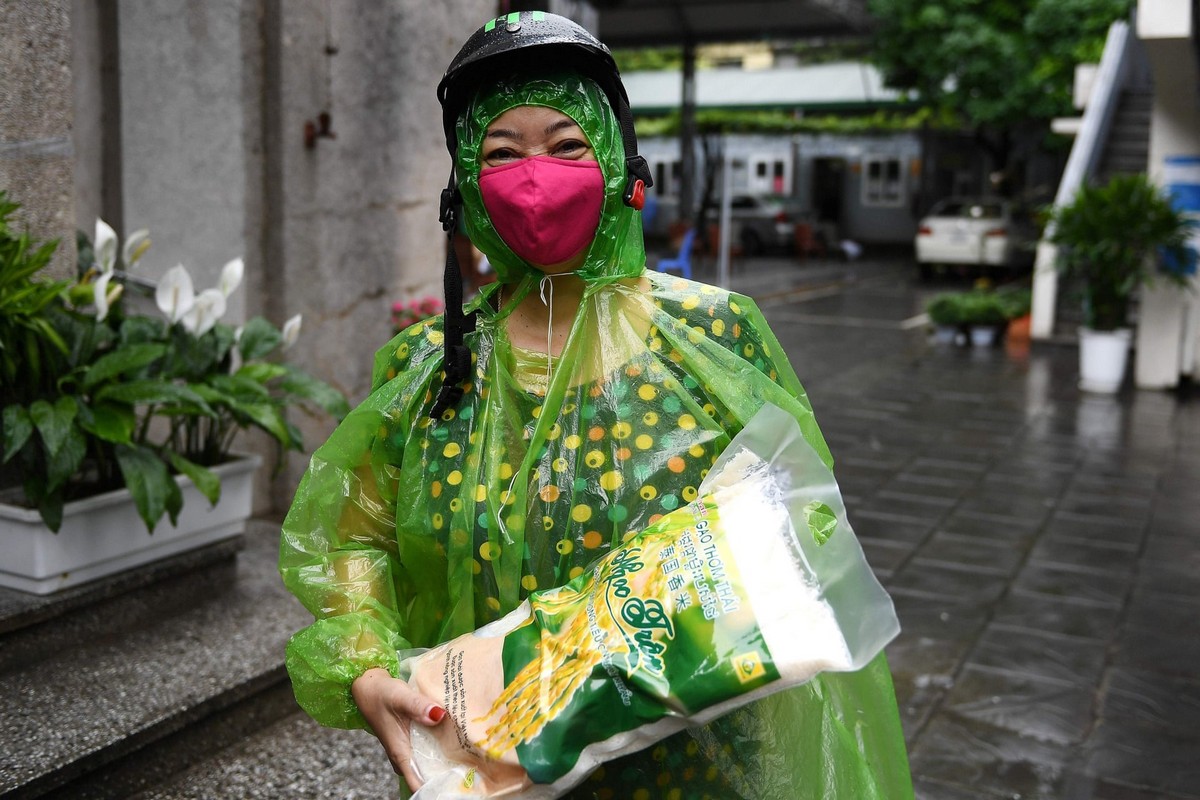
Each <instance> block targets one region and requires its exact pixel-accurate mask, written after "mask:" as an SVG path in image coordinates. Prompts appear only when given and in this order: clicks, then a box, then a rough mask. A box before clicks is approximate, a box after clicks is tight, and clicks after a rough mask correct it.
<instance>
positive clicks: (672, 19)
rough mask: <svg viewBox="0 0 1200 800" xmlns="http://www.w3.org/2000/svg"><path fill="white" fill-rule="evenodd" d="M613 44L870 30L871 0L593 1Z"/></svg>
mask: <svg viewBox="0 0 1200 800" xmlns="http://www.w3.org/2000/svg"><path fill="white" fill-rule="evenodd" d="M593 5H594V6H595V7H596V8H597V10H598V12H599V28H600V30H599V36H600V39H601V40H602V41H603V42H604V43H605V44H607V45H608V46H609V47H645V46H651V45H659V46H662V45H670V44H682V43H683V42H684V41H685V39H688V38H690V39H691V40H692V41H693V42H695V43H697V44H700V43H705V42H734V41H756V40H762V39H801V38H806V37H814V36H847V35H854V34H861V33H865V32H866V31H867V30H868V29H869V28H870V24H871V20H870V17H869V16H868V14H867V4H866V0H747V1H746V2H730V0H593Z"/></svg>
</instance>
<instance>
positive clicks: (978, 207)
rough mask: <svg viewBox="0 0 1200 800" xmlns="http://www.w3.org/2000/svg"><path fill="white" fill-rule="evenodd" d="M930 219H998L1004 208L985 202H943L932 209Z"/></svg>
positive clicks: (997, 204)
mask: <svg viewBox="0 0 1200 800" xmlns="http://www.w3.org/2000/svg"><path fill="white" fill-rule="evenodd" d="M929 215H930V216H932V217H963V218H966V219H1000V218H1001V217H1003V216H1004V207H1003V206H1002V205H1001V204H1000V203H997V202H993V201H987V200H943V201H942V202H940V203H938V204H937V205H935V206H934V207H933V210H932V211H931V212H930V214H929Z"/></svg>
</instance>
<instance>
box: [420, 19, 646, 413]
mask: <svg viewBox="0 0 1200 800" xmlns="http://www.w3.org/2000/svg"><path fill="white" fill-rule="evenodd" d="M546 65H553V66H554V67H555V68H564V67H565V68H567V69H572V70H575V71H577V72H579V73H580V74H582V75H585V76H587V77H588V78H591V79H592V80H593V81H595V82H596V84H597V85H598V86H599V87H600V89H601V91H603V92H604V94H605V95H606V96H607V97H608V102H609V105H611V106H612V110H613V113H614V114H615V115H616V117H617V122H618V123H619V124H620V126H621V141H622V144H623V145H624V149H625V169H626V172H627V173H628V180H627V181H626V184H625V190H624V192H623V194H622V197H623V198H624V201H625V204H626V205H628V206H632V207H633V208H637V209H641V207H642V204H643V202H644V201H645V190H646V187H649V186H653V185H654V181H653V180H652V179H651V177H650V168H649V166H647V164H646V159H644V158H642V157H641V156H639V155H638V151H637V135H636V134H635V133H634V130H633V115H632V114H631V113H630V111H629V96H628V95H627V94H626V93H625V85H624V84H622V83H621V74H620V72H619V71H618V70H617V63H616V62H615V61H614V60H613V57H612V53H610V52H609V51H608V48H607V47H605V46H604V44H603V43H601V42H600V40H599V39H597V38H596V37H595V36H592V34H590V33H588V32H587V30H585V29H584V28H583V27H581V26H579V25H577V24H576V23H574V22H572V21H571V20H569V19H567V18H566V17H560V16H558V15H557V14H551V13H548V12H546V11H514V12H512V13H511V14H505V15H504V16H502V17H497V18H495V19H492V20H489V21H488V22H487V24H485V25H484V26H483V27H482V28H480V29H479V30H477V31H475V33H474V34H472V36H471V38H470V39H467V42H466V44H464V45H463V46H462V49H461V50H459V51H458V55H456V56H455V57H454V60H453V61H451V62H450V67H449V68H448V69H447V70H446V74H445V75H444V76H442V80H441V83H439V84H438V88H437V95H438V101H439V102H441V104H442V127H443V129H444V130H445V134H446V148H447V149H448V150H449V151H450V157H451V159H453V158H454V156H455V155H456V151H457V149H458V141H457V137H456V136H455V132H454V131H455V126H456V124H457V123H458V116H459V114H461V113H462V112H463V109H465V108H466V105H467V103H468V102H470V100H471V97H472V95H473V94H474V92H475V90H476V89H477V88H478V87H479V86H480V84H481V83H482V82H483V81H484V80H486V79H487V78H489V77H492V76H495V75H497V74H506V73H512V72H518V71H528V70H536V69H537V68H538V67H544V66H546ZM461 203H462V198H461V196H459V193H458V187H457V185H456V183H455V179H454V167H453V166H451V168H450V180H449V183H448V184H447V186H446V188H445V189H444V190H443V191H442V202H441V222H442V228H443V229H444V230H445V231H446V235H447V236H448V237H450V239H451V241H450V243H449V246H448V247H447V252H446V274H445V278H444V289H445V293H446V313H445V317H444V321H445V348H446V357H445V361H444V366H445V377H444V378H443V380H442V388H441V391H440V392H439V393H438V397H437V400H436V402H435V403H434V404H433V408H432V409H430V412H429V416H431V417H434V418H437V417H440V416H441V415H442V413H443V412H444V411H445V410H446V409H447V408H451V407H453V406H455V405H457V404H458V401H459V400H460V399H461V398H462V394H463V388H462V384H463V383H464V382H465V381H466V380H467V379H468V378H469V376H470V365H471V360H470V359H471V352H470V350H469V349H468V348H467V347H466V346H465V345H464V344H463V334H464V333H467V332H470V331H471V330H474V327H475V326H474V323H475V319H474V317H473V316H472V317H466V316H464V315H463V313H462V276H461V274H460V273H459V267H458V259H457V257H456V256H455V252H454V245H453V237H454V233H455V231H456V230H457V228H458V210H459V206H460V205H461Z"/></svg>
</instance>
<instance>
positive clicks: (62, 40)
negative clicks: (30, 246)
mask: <svg viewBox="0 0 1200 800" xmlns="http://www.w3.org/2000/svg"><path fill="white" fill-rule="evenodd" d="M70 6H71V2H70V0H7V2H3V3H0V189H4V190H6V191H7V193H8V195H9V199H10V200H12V201H15V202H18V203H21V205H22V208H21V210H20V211H19V212H18V216H17V218H16V219H15V220H14V222H15V224H16V225H17V227H18V228H21V227H28V230H29V231H30V233H31V234H32V235H33V236H34V238H35V239H37V240H47V239H55V238H57V239H59V240H60V244H59V247H58V250H57V251H56V253H55V255H54V260H53V261H52V262H51V269H52V271H53V273H54V274H55V275H56V276H58V277H69V276H71V275H74V274H75V197H74V183H73V181H74V178H73V170H74V159H73V149H72V143H71V125H72V119H73V104H74V89H73V84H72V80H71V51H72V46H71V27H70Z"/></svg>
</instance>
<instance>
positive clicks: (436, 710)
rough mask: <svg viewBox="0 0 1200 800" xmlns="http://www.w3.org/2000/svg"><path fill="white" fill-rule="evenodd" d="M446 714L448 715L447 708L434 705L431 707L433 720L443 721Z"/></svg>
mask: <svg viewBox="0 0 1200 800" xmlns="http://www.w3.org/2000/svg"><path fill="white" fill-rule="evenodd" d="M444 716H446V709H444V708H442V707H441V706H434V707H433V708H431V709H429V719H430V721H431V722H441V721H442V717H444Z"/></svg>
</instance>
